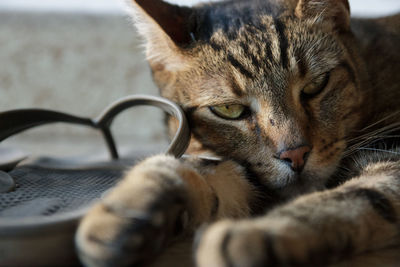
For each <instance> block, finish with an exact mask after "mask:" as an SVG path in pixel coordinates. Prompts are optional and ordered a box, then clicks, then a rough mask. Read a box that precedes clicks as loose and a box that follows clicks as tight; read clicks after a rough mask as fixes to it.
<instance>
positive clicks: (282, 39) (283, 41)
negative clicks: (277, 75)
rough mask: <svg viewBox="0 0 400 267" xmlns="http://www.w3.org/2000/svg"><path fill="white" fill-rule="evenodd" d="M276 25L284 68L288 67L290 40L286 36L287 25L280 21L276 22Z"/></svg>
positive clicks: (276, 20)
mask: <svg viewBox="0 0 400 267" xmlns="http://www.w3.org/2000/svg"><path fill="white" fill-rule="evenodd" d="M274 23H275V29H276V32H277V34H278V39H279V47H280V54H281V63H282V66H283V68H285V69H286V68H287V67H288V61H289V60H288V54H287V50H288V39H287V37H286V35H285V25H284V24H283V23H282V21H280V20H279V19H275V20H274Z"/></svg>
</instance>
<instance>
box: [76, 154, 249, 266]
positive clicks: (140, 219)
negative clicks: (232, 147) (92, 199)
mask: <svg viewBox="0 0 400 267" xmlns="http://www.w3.org/2000/svg"><path fill="white" fill-rule="evenodd" d="M251 190H252V188H251V186H250V185H249V184H248V183H247V182H246V180H245V179H244V178H243V169H242V168H241V167H240V166H238V165H237V164H235V163H234V162H231V161H222V162H211V163H210V162H208V161H204V160H201V159H196V158H191V159H186V160H184V159H179V160H178V159H175V158H173V157H170V156H164V155H162V156H155V157H152V158H149V159H147V160H145V161H143V162H142V163H140V164H138V165H137V166H135V167H134V168H133V169H132V170H131V171H130V172H129V173H127V175H126V177H125V178H124V179H123V180H122V181H121V183H119V184H118V185H117V187H116V188H114V189H113V191H111V193H109V195H108V196H106V197H105V199H104V200H103V201H101V202H99V203H98V204H96V205H95V206H94V207H93V208H92V209H91V211H90V212H89V213H88V214H87V216H85V218H84V219H83V220H82V222H81V224H80V226H79V229H78V232H77V235H76V245H77V250H78V253H79V255H80V258H81V260H82V261H83V263H84V264H85V265H87V266H126V265H135V264H139V265H140V266H142V265H143V263H146V262H148V261H149V260H154V257H155V256H156V255H157V254H158V253H159V252H160V251H161V250H162V249H163V248H164V247H165V246H166V245H167V244H168V243H169V242H170V241H171V240H172V239H173V238H172V237H176V236H183V235H185V234H187V235H189V234H190V233H193V231H194V229H196V228H197V227H198V226H199V225H201V224H202V223H204V222H211V221H213V220H215V219H217V218H221V217H227V218H240V217H245V216H248V215H249V213H250V209H249V205H248V203H249V202H250V201H251V197H252V195H254V194H252V192H251Z"/></svg>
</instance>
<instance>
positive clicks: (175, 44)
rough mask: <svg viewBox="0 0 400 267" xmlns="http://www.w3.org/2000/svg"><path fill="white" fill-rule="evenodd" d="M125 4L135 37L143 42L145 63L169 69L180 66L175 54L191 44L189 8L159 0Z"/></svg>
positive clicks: (178, 54)
mask: <svg viewBox="0 0 400 267" xmlns="http://www.w3.org/2000/svg"><path fill="white" fill-rule="evenodd" d="M127 1H128V6H129V7H130V8H131V9H130V11H131V13H132V17H133V19H134V21H135V24H136V27H137V29H138V31H139V34H141V35H142V36H143V37H144V38H145V40H146V54H147V58H148V60H149V61H150V62H154V63H162V64H163V65H168V67H169V68H174V65H175V67H178V65H182V64H183V63H184V62H183V61H182V60H183V59H184V58H183V56H182V55H181V54H180V53H179V52H180V51H181V49H182V48H184V47H186V46H188V45H190V44H191V42H193V37H192V36H193V34H191V30H190V27H191V25H192V23H191V15H192V14H193V11H192V9H191V8H190V7H184V6H178V5H174V4H170V3H167V2H164V1H162V0H127Z"/></svg>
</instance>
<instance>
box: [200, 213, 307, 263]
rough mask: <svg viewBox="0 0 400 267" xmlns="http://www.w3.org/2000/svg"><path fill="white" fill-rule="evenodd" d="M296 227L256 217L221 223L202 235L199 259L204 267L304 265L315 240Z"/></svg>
mask: <svg viewBox="0 0 400 267" xmlns="http://www.w3.org/2000/svg"><path fill="white" fill-rule="evenodd" d="M274 223H275V222H272V224H274ZM296 230H300V229H296V227H292V226H289V227H285V226H283V227H274V226H273V227H268V225H266V224H264V223H260V222H257V221H256V220H254V221H252V220H246V221H240V222H234V221H222V222H218V223H216V224H214V225H212V226H211V227H209V228H208V229H207V230H205V232H204V233H203V234H202V237H201V238H200V241H199V244H198V247H197V253H196V262H197V264H198V266H200V267H228V266H229V267H250V266H251V267H257V266H298V265H302V264H304V263H305V262H307V260H308V259H307V257H308V252H309V251H308V249H307V248H308V246H307V243H308V242H310V241H311V240H307V239H303V238H302V237H301V236H302V235H299V234H298V233H295V232H293V231H296ZM311 242H312V241H311Z"/></svg>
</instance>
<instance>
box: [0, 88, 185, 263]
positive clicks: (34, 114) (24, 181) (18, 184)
mask: <svg viewBox="0 0 400 267" xmlns="http://www.w3.org/2000/svg"><path fill="white" fill-rule="evenodd" d="M138 105H150V106H156V107H159V108H161V109H162V110H164V111H165V112H167V113H168V114H170V115H171V116H174V117H176V118H177V119H178V121H179V128H178V131H177V132H176V135H175V137H174V138H173V140H172V142H171V143H170V145H169V147H168V149H167V151H166V153H167V154H171V155H174V156H175V157H180V156H181V155H182V154H183V153H184V152H185V150H186V148H187V146H188V144H189V141H190V131H189V127H188V124H187V121H186V118H185V115H184V113H183V111H182V109H181V108H180V107H179V106H177V105H176V104H175V103H173V102H171V101H169V100H167V99H164V98H160V97H153V96H139V95H138V96H129V97H126V98H124V99H121V100H119V101H117V102H115V103H114V104H112V105H111V106H110V107H108V108H107V109H106V110H105V111H104V112H103V113H102V114H101V115H100V116H99V117H97V118H96V119H89V118H82V117H76V116H72V115H69V114H65V113H60V112H55V111H50V110H43V109H24V110H13V111H7V112H3V113H0V122H1V123H0V142H1V141H3V140H4V139H6V138H8V137H10V136H12V135H15V134H17V133H20V132H22V131H25V130H27V129H30V128H32V127H36V126H40V125H43V124H48V123H55V122H65V123H73V124H80V125H83V126H88V127H92V128H95V129H98V130H100V131H101V132H102V134H103V137H104V139H105V142H106V145H107V147H108V150H109V153H110V156H111V158H112V160H111V161H107V162H82V161H80V160H59V159H54V158H39V159H35V160H31V159H29V157H28V159H26V155H24V154H23V153H21V152H18V151H13V150H1V149H0V266H60V265H66V266H71V265H79V262H78V260H77V257H76V255H75V253H74V244H73V235H74V232H75V229H76V226H77V224H78V222H79V219H80V218H81V217H82V216H83V215H84V214H85V213H86V211H87V210H88V208H89V207H90V206H91V204H92V203H93V202H94V201H96V200H98V199H101V196H102V195H103V194H104V193H105V192H106V191H107V190H109V189H110V188H112V187H113V186H114V185H115V184H116V183H117V182H118V181H119V180H120V179H121V178H122V176H123V172H124V171H125V170H126V168H128V167H130V166H132V165H134V164H135V162H136V161H137V160H138V159H134V158H133V159H119V155H118V151H117V149H116V146H115V142H114V139H113V136H112V133H111V131H110V126H111V124H112V122H113V120H114V118H115V117H116V116H117V115H118V114H119V113H120V112H122V111H123V110H125V109H127V108H130V107H133V106H138Z"/></svg>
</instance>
